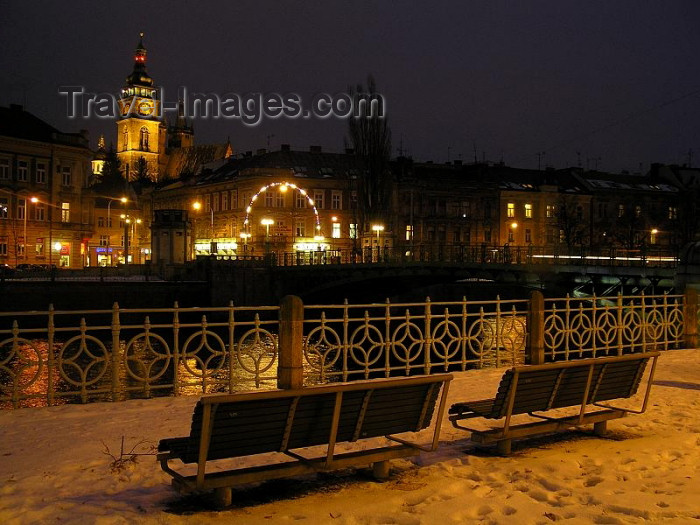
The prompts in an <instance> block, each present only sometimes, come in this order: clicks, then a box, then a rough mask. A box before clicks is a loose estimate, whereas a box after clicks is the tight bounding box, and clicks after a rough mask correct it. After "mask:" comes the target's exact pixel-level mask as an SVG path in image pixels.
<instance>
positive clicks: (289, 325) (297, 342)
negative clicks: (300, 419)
mask: <svg viewBox="0 0 700 525" xmlns="http://www.w3.org/2000/svg"><path fill="white" fill-rule="evenodd" d="M279 315H280V318H279V320H280V326H279V333H280V340H279V363H278V366H277V388H283V389H292V388H301V387H302V385H303V379H304V374H303V367H302V351H303V350H302V348H303V347H302V338H303V334H304V303H303V302H302V301H301V299H300V298H299V297H297V296H295V295H287V296H285V297H283V298H282V301H281V302H280V314H279Z"/></svg>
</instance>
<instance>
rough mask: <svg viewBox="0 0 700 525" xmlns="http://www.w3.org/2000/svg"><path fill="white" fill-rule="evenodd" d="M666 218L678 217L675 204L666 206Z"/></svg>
mask: <svg viewBox="0 0 700 525" xmlns="http://www.w3.org/2000/svg"><path fill="white" fill-rule="evenodd" d="M668 218H669V219H672V220H674V219H677V218H678V208H676V207H675V206H669V207H668Z"/></svg>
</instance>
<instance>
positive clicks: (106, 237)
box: [100, 235, 109, 246]
mask: <svg viewBox="0 0 700 525" xmlns="http://www.w3.org/2000/svg"><path fill="white" fill-rule="evenodd" d="M100 246H109V235H100Z"/></svg>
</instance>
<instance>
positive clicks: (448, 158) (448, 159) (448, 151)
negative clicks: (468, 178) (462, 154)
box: [447, 146, 452, 162]
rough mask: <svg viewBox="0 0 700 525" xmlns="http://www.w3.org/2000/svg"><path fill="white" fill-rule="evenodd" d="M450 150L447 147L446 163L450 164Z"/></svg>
mask: <svg viewBox="0 0 700 525" xmlns="http://www.w3.org/2000/svg"><path fill="white" fill-rule="evenodd" d="M451 149H452V148H451V147H449V146H447V162H450V150H451Z"/></svg>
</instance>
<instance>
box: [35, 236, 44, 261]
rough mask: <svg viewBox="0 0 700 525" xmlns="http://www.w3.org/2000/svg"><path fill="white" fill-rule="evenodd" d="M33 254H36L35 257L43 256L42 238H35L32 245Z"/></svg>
mask: <svg viewBox="0 0 700 525" xmlns="http://www.w3.org/2000/svg"><path fill="white" fill-rule="evenodd" d="M34 253H36V256H37V257H43V256H44V238H43V237H37V238H36V243H35V244H34Z"/></svg>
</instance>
